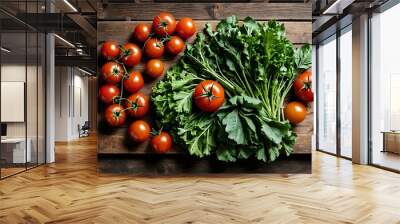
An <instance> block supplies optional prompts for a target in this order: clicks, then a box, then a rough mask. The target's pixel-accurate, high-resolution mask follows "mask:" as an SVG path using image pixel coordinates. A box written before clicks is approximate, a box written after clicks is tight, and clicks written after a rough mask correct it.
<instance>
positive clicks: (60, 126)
mask: <svg viewBox="0 0 400 224" xmlns="http://www.w3.org/2000/svg"><path fill="white" fill-rule="evenodd" d="M55 74H56V83H55V86H56V88H55V129H56V131H55V140H56V141H70V140H73V139H77V138H78V137H79V133H78V124H80V125H83V124H84V122H85V121H87V120H88V78H87V77H86V76H84V74H83V73H82V72H80V71H79V70H78V69H76V68H72V67H56V71H55Z"/></svg>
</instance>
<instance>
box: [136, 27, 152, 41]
mask: <svg viewBox="0 0 400 224" xmlns="http://www.w3.org/2000/svg"><path fill="white" fill-rule="evenodd" d="M150 33H151V26H150V25H148V24H145V23H139V24H138V25H136V27H135V30H134V31H133V37H134V38H135V40H137V41H138V42H140V43H144V42H145V41H146V40H147V38H149V36H150Z"/></svg>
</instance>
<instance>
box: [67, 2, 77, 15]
mask: <svg viewBox="0 0 400 224" xmlns="http://www.w3.org/2000/svg"><path fill="white" fill-rule="evenodd" d="M64 3H65V4H67V5H68V6H69V7H70V8H71V9H72V10H73V11H74V12H78V10H77V9H76V8H75V6H73V5H72V4H71V3H70V2H69V1H68V0H64Z"/></svg>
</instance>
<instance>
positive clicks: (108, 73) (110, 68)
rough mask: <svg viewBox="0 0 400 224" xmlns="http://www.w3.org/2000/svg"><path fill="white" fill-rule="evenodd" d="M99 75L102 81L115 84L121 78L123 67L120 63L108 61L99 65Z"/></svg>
mask: <svg viewBox="0 0 400 224" xmlns="http://www.w3.org/2000/svg"><path fill="white" fill-rule="evenodd" d="M101 75H102V78H103V80H104V81H106V82H107V83H110V84H114V85H115V84H117V83H119V82H120V81H121V80H122V77H123V76H124V69H123V68H122V66H121V65H120V64H118V63H116V62H113V61H109V62H107V63H105V64H104V65H103V66H102V67H101Z"/></svg>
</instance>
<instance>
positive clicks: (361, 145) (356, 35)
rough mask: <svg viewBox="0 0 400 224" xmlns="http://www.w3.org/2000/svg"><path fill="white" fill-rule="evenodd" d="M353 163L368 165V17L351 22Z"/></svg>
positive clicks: (361, 17) (363, 16)
mask: <svg viewBox="0 0 400 224" xmlns="http://www.w3.org/2000/svg"><path fill="white" fill-rule="evenodd" d="M352 28H353V37H352V38H353V41H352V42H353V84H352V85H353V114H352V115H353V116H352V117H353V118H352V121H353V124H352V125H353V128H352V129H353V130H352V134H353V136H352V146H353V154H352V156H353V162H354V163H358V164H367V163H368V15H362V16H360V17H358V18H355V19H354V20H353V26H352Z"/></svg>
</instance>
